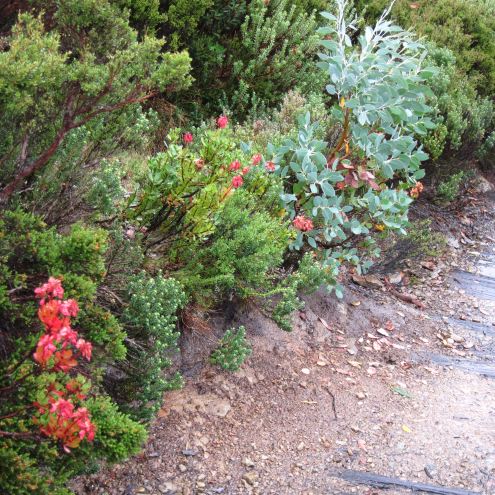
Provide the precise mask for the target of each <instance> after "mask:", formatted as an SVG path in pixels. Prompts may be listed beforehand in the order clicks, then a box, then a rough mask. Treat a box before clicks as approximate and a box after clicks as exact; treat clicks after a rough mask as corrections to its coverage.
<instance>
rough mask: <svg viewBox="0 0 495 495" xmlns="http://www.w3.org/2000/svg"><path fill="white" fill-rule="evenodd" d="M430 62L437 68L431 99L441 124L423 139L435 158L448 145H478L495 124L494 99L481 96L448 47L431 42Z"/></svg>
mask: <svg viewBox="0 0 495 495" xmlns="http://www.w3.org/2000/svg"><path fill="white" fill-rule="evenodd" d="M427 62H428V64H429V65H431V66H432V67H435V68H437V73H436V74H434V76H433V77H432V79H431V81H430V87H431V89H432V92H433V95H432V96H431V97H430V98H429V99H428V103H429V105H431V107H432V109H433V111H434V112H435V114H436V120H437V121H438V122H439V123H440V125H439V126H438V127H437V129H435V131H433V132H431V133H429V134H428V135H427V136H426V138H424V139H423V142H424V143H425V146H426V147H427V149H428V151H430V152H432V157H433V158H438V157H439V156H440V155H441V153H442V152H443V150H444V148H445V146H448V147H449V148H450V149H451V150H459V149H460V148H461V146H463V147H464V149H467V148H471V154H474V150H475V149H476V147H477V146H478V145H479V144H480V143H482V142H483V140H484V139H485V136H486V134H487V132H488V131H489V129H490V128H491V127H493V125H495V110H494V106H493V102H492V101H490V100H489V99H487V98H481V97H480V96H479V95H478V92H477V90H476V89H475V87H474V84H473V81H472V80H471V79H470V78H469V77H468V76H466V75H464V74H463V73H462V72H460V71H459V69H458V65H457V61H456V57H455V56H454V54H453V53H452V51H450V50H449V49H447V48H439V47H437V46H434V45H430V46H429V52H428V58H427Z"/></svg>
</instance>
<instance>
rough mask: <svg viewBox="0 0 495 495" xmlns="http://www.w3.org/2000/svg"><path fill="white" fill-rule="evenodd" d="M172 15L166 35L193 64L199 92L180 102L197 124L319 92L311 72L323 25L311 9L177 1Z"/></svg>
mask: <svg viewBox="0 0 495 495" xmlns="http://www.w3.org/2000/svg"><path fill="white" fill-rule="evenodd" d="M306 9H307V10H306ZM166 15H167V19H168V22H165V23H164V25H163V30H164V32H165V33H168V36H169V38H171V39H172V40H173V45H174V46H181V47H187V48H188V50H189V53H190V54H191V57H192V59H193V64H192V65H193V72H192V74H193V76H194V78H195V86H194V87H193V88H191V90H188V92H187V94H184V96H181V97H180V98H179V99H178V100H177V101H178V104H179V106H181V107H182V108H184V109H186V110H187V111H188V113H189V115H191V116H192V117H193V118H194V119H195V120H198V121H199V120H201V119H202V118H204V117H205V116H207V115H211V114H215V113H219V112H220V111H222V110H225V109H229V111H230V112H231V113H232V115H234V116H235V117H237V118H241V119H243V118H245V117H246V116H247V115H248V114H250V113H256V112H258V113H259V112H260V111H263V110H264V109H267V108H271V107H274V106H276V105H278V104H279V103H280V102H281V101H282V98H283V97H284V95H285V93H287V91H289V90H291V89H294V88H299V89H300V90H301V91H303V92H304V93H307V92H309V91H311V90H315V89H316V88H317V90H318V91H320V88H321V84H320V83H321V77H320V75H319V74H318V72H317V71H315V70H314V66H313V65H312V61H313V60H314V58H315V56H316V51H317V43H318V38H317V37H316V36H315V34H314V33H315V28H316V26H317V21H316V18H315V16H314V15H313V14H312V8H311V7H310V6H309V5H306V6H304V7H303V8H301V6H298V5H297V4H296V3H294V2H289V1H288V0H272V1H270V2H265V1H263V0H249V1H248V0H244V1H240V2H239V1H233V0H229V1H225V0H201V1H200V2H193V3H191V2H187V1H184V0H176V1H174V2H170V6H169V7H168V9H167V11H166ZM192 33H194V34H192Z"/></svg>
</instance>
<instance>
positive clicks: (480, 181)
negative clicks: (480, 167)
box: [474, 175, 494, 194]
mask: <svg viewBox="0 0 495 495" xmlns="http://www.w3.org/2000/svg"><path fill="white" fill-rule="evenodd" d="M474 189H475V191H476V192H478V193H481V194H486V193H489V192H492V191H493V190H494V187H493V185H492V183H491V182H490V181H488V180H486V179H485V178H484V177H483V176H482V175H480V176H479V177H477V178H476V181H475V183H474Z"/></svg>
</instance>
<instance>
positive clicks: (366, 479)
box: [336, 470, 481, 495]
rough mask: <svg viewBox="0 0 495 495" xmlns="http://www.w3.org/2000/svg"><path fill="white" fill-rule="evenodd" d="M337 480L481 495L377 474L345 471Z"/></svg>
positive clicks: (454, 494)
mask: <svg viewBox="0 0 495 495" xmlns="http://www.w3.org/2000/svg"><path fill="white" fill-rule="evenodd" d="M336 475H337V476H338V477H339V478H342V479H343V480H346V481H349V482H351V483H356V484H359V485H368V486H374V487H377V488H385V489H387V488H390V487H400V488H405V489H407V490H411V491H412V492H425V493H435V494H437V495H481V493H480V492H473V491H471V490H463V489H462V488H447V487H443V486H436V485H428V484H426V483H415V482H413V481H406V480H401V479H399V478H390V477H388V476H381V475H379V474H373V473H365V472H360V471H352V470H345V471H342V472H340V473H336Z"/></svg>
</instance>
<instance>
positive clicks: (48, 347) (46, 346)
mask: <svg viewBox="0 0 495 495" xmlns="http://www.w3.org/2000/svg"><path fill="white" fill-rule="evenodd" d="M53 341H54V337H53V335H47V334H45V335H43V336H42V337H41V338H40V340H39V341H38V345H37V347H36V352H35V353H34V355H33V357H34V360H35V361H36V362H38V363H39V364H40V365H41V366H42V367H45V366H46V364H47V362H48V360H49V359H50V358H51V357H52V356H53V353H54V352H55V351H56V350H57V347H56V346H55V344H54V343H53Z"/></svg>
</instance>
